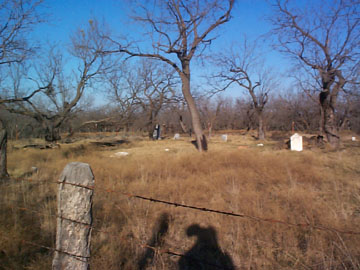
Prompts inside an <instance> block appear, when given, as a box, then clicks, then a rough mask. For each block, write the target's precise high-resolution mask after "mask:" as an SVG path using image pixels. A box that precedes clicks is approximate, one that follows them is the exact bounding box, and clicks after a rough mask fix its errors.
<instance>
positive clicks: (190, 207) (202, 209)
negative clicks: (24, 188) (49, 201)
mask: <svg viewBox="0 0 360 270" xmlns="http://www.w3.org/2000/svg"><path fill="white" fill-rule="evenodd" d="M16 180H17V181H25V182H32V183H37V182H38V181H33V180H27V179H16ZM42 182H46V183H52V184H68V185H72V186H77V187H81V188H86V189H91V190H94V191H95V192H96V191H99V192H104V193H116V194H121V195H123V196H126V197H128V198H136V199H140V200H144V201H149V202H153V203H160V204H165V205H171V206H174V207H181V208H186V209H192V210H196V211H201V212H208V213H215V214H220V215H226V216H232V217H237V218H246V219H249V220H254V221H258V222H266V223H273V224H282V225H285V226H290V227H301V228H306V227H307V228H312V229H315V230H320V231H329V232H333V233H339V234H349V235H360V232H358V231H344V230H340V229H336V228H331V227H326V226H323V225H317V224H310V223H292V222H287V221H283V220H278V219H273V218H262V217H257V216H253V215H248V214H243V213H235V212H228V211H223V210H216V209H211V208H206V207H200V206H194V205H188V204H184V203H177V202H170V201H166V200H161V199H157V198H151V197H147V196H142V195H137V194H132V193H128V192H123V191H118V190H114V189H109V188H107V189H106V188H100V187H98V186H96V185H95V186H83V185H79V184H74V183H69V182H63V181H46V180H44V181H41V183H42Z"/></svg>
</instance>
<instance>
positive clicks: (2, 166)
mask: <svg viewBox="0 0 360 270" xmlns="http://www.w3.org/2000/svg"><path fill="white" fill-rule="evenodd" d="M6 148H7V131H6V129H5V127H4V126H2V124H1V122H0V152H1V153H0V180H1V179H6V178H8V177H9V174H8V172H7V157H6V151H7V149H6Z"/></svg>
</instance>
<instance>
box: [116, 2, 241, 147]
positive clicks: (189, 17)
mask: <svg viewBox="0 0 360 270" xmlns="http://www.w3.org/2000/svg"><path fill="white" fill-rule="evenodd" d="M234 2H235V0H227V1H226V4H225V3H224V1H220V0H211V1H197V0H170V1H165V0H162V1H157V0H156V1H152V2H151V4H150V3H148V4H147V5H145V6H144V5H140V4H138V7H137V9H138V10H141V11H142V12H141V11H140V13H139V14H137V16H136V17H135V19H136V20H137V21H139V22H141V23H144V24H145V27H149V28H150V30H149V32H148V34H149V38H150V40H151V41H152V47H153V52H151V53H149V52H143V51H141V50H140V49H129V48H123V47H120V48H119V50H118V51H120V52H126V53H128V54H129V55H130V56H140V57H150V58H155V59H158V60H161V61H164V62H165V63H167V64H169V65H170V66H171V67H173V68H174V69H175V70H176V72H177V73H178V74H179V76H180V78H181V82H182V93H183V95H184V98H185V100H186V102H187V104H188V108H189V111H190V114H191V120H192V126H193V130H194V132H195V136H196V142H197V147H198V150H199V151H203V150H206V149H207V141H206V137H205V135H204V134H203V131H202V127H201V122H200V116H199V112H198V109H197V107H196V104H195V100H194V98H193V96H192V93H191V87H190V80H191V71H190V63H191V60H192V59H193V58H194V57H195V56H196V53H198V55H199V54H201V53H202V52H203V51H204V50H205V49H206V47H207V46H209V45H210V44H211V42H212V41H213V40H214V39H215V38H214V37H209V34H210V33H211V32H213V30H214V29H216V28H217V27H219V26H220V25H222V24H224V23H226V22H228V21H229V19H230V13H231V10H232V8H233V5H234ZM153 7H156V8H155V9H154V8H153Z"/></svg>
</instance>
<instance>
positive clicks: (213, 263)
mask: <svg viewBox="0 0 360 270" xmlns="http://www.w3.org/2000/svg"><path fill="white" fill-rule="evenodd" d="M186 235H187V236H189V237H193V236H195V237H196V242H195V244H194V245H193V246H192V248H191V249H190V250H189V251H187V252H186V254H184V257H182V258H181V259H180V260H179V270H185V269H186V270H195V269H197V270H201V269H207V270H210V269H228V270H233V269H235V268H234V265H233V263H232V259H231V257H230V256H229V255H228V254H227V253H225V252H223V251H222V250H221V248H220V247H219V245H218V241H217V233H216V230H215V229H214V228H213V227H212V226H209V227H201V226H199V225H198V224H193V225H191V226H189V227H188V228H187V229H186Z"/></svg>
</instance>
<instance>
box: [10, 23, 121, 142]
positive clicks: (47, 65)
mask: <svg viewBox="0 0 360 270" xmlns="http://www.w3.org/2000/svg"><path fill="white" fill-rule="evenodd" d="M100 28H101V27H99V25H98V23H97V22H96V21H95V22H94V21H90V23H89V27H88V28H87V29H86V30H81V29H80V30H78V31H77V32H76V33H75V34H74V35H73V37H72V47H71V50H70V53H71V54H72V55H73V56H74V57H75V58H74V61H77V64H78V67H77V71H75V70H74V71H73V72H72V73H70V74H67V73H65V70H66V69H65V67H64V63H63V62H64V61H63V59H62V55H61V54H58V53H56V52H52V53H50V55H49V57H47V58H48V59H47V60H43V61H40V63H39V62H37V63H36V64H37V65H36V66H38V68H37V70H36V79H32V80H31V81H33V83H34V84H35V85H37V90H36V91H39V94H38V95H36V96H35V97H34V98H31V99H30V98H26V99H25V100H24V101H25V102H17V103H10V104H5V106H6V109H7V110H8V111H10V112H14V113H18V114H22V115H25V116H28V117H31V118H34V119H35V120H36V121H38V122H39V123H41V125H42V126H43V128H44V129H45V132H46V137H45V138H46V139H47V140H48V141H53V140H57V139H59V138H60V137H59V130H58V129H59V127H60V126H61V125H62V124H63V123H64V121H66V120H67V119H68V118H69V117H70V116H71V114H72V113H73V112H74V109H75V108H76V106H77V104H78V102H79V101H80V99H81V97H82V96H83V95H84V92H85V90H86V89H88V88H89V87H90V86H91V84H90V83H93V84H94V83H96V81H94V79H95V78H96V77H99V76H101V75H102V74H104V73H105V72H106V71H108V70H110V69H111V67H112V66H113V65H114V62H112V61H110V57H111V56H110V55H106V54H104V53H103V50H104V49H105V46H107V42H108V40H106V39H102V38H101V37H102V36H104V33H100V32H101V31H102V30H100ZM75 59H76V60H75ZM22 75H23V74H21V73H17V74H16V76H14V78H13V79H12V81H13V84H12V85H9V87H12V88H11V89H10V91H12V92H13V93H14V96H15V97H17V96H18V93H21V91H20V89H19V88H21V87H22V88H23V89H26V88H25V87H23V85H22V80H23V78H22V77H21V76H22ZM29 91H30V92H32V91H31V90H29ZM32 93H33V92H32ZM22 95H23V96H26V93H22ZM30 95H31V94H30Z"/></svg>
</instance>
